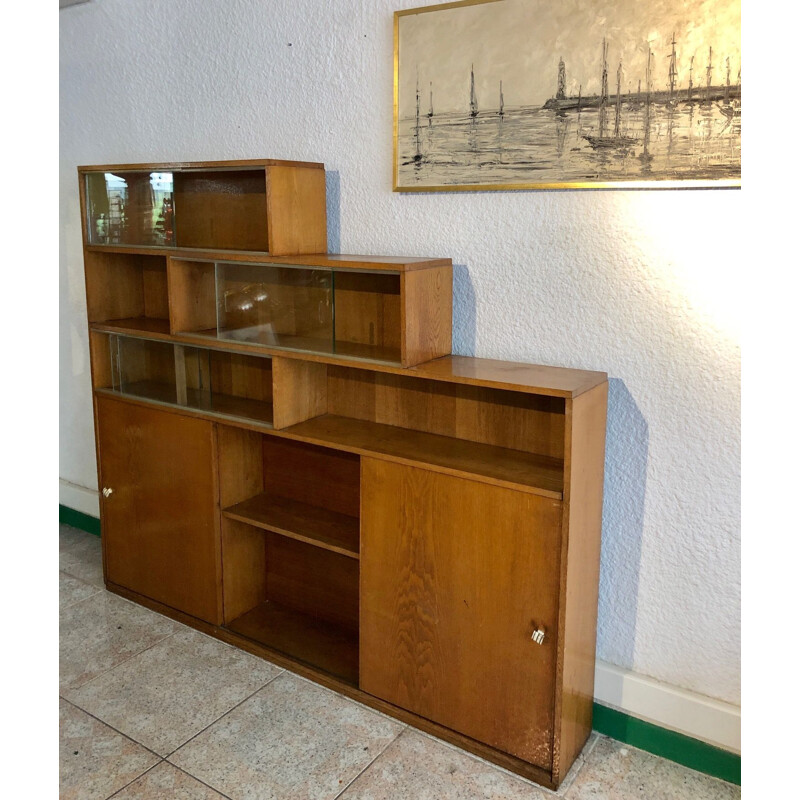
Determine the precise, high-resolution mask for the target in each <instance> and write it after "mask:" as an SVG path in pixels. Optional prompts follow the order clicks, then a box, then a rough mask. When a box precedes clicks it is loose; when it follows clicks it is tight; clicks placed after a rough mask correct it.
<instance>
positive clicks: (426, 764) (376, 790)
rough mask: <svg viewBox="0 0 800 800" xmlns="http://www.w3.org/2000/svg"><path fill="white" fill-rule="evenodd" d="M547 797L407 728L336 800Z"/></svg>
mask: <svg viewBox="0 0 800 800" xmlns="http://www.w3.org/2000/svg"><path fill="white" fill-rule="evenodd" d="M400 797H403V798H414V800H552V798H553V797H554V795H553V793H552V792H549V791H547V790H546V789H541V788H539V787H537V786H535V785H534V784H532V783H529V782H528V781H525V780H523V779H522V778H517V777H514V776H512V775H510V774H508V773H507V772H504V771H502V770H499V769H495V768H494V767H491V766H490V765H488V764H486V763H484V762H482V761H479V760H478V759H475V758H471V757H470V756H468V755H467V754H465V753H463V752H461V751H458V750H456V749H454V748H451V747H448V746H447V745H445V744H443V743H441V742H438V741H436V740H435V739H431V738H429V737H427V736H422V735H420V734H418V733H415V732H413V731H411V730H407V731H405V732H404V733H403V735H402V736H400V737H399V738H398V739H397V741H395V742H394V743H393V744H392V745H391V746H390V747H388V748H387V749H386V751H385V752H384V753H382V754H381V755H380V756H379V757H378V758H376V759H375V761H374V762H373V763H372V764H371V765H370V767H369V768H368V769H366V770H365V771H364V772H363V773H362V774H361V775H360V776H359V777H358V778H357V779H356V780H355V781H354V782H353V784H352V786H350V787H349V788H348V789H347V791H345V792H344V794H342V796H341V800H396V798H400Z"/></svg>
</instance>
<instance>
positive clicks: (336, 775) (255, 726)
mask: <svg viewBox="0 0 800 800" xmlns="http://www.w3.org/2000/svg"><path fill="white" fill-rule="evenodd" d="M402 730H403V726H402V725H400V724H399V723H397V722H395V721H394V720H390V719H388V718H387V717H384V716H383V715H381V714H377V713H375V712H373V711H370V710H367V709H365V708H363V707H361V706H359V705H357V704H356V703H353V702H351V701H350V700H348V699H347V698H344V697H342V696H341V695H337V694H335V693H333V692H330V691H328V690H326V689H323V688H321V687H320V686H316V685H315V684H313V683H310V682H308V681H305V680H302V679H300V678H297V677H295V676H294V675H290V674H289V673H284V674H283V675H281V676H280V677H278V678H276V679H275V680H274V681H272V683H270V684H269V685H268V686H266V687H264V688H263V689H262V690H261V691H260V692H258V694H256V695H254V696H253V697H251V698H250V699H249V700H248V701H247V702H246V703H242V705H240V706H239V707H238V708H236V709H234V710H233V711H232V712H231V713H230V714H228V715H226V716H225V717H223V718H222V719H221V720H220V721H219V722H217V723H215V724H214V725H212V726H211V727H210V728H208V729H207V730H205V731H203V733H201V734H200V735H199V736H197V737H196V738H194V739H192V741H191V742H189V743H188V744H187V745H185V746H184V747H183V748H181V749H180V750H179V751H178V752H177V753H174V754H173V755H172V756H170V761H172V762H174V763H176V764H177V765H178V766H180V767H181V768H182V769H185V770H186V771H187V772H189V773H191V774H192V775H195V776H197V777H198V778H200V779H201V780H202V781H203V782H204V783H207V784H209V785H210V786H213V787H214V788H215V789H218V790H219V791H221V792H224V793H225V794H226V795H228V796H229V797H231V798H233V800H277V799H278V798H280V800H328V799H329V798H334V797H336V796H337V795H338V794H339V793H340V792H341V790H342V789H343V788H344V787H345V786H347V784H348V783H349V782H350V781H352V780H353V778H355V776H356V775H358V773H359V772H360V771H361V770H362V769H364V767H366V766H367V765H368V764H369V763H370V761H372V759H374V758H375V757H376V756H377V755H378V754H379V753H380V752H381V751H382V750H383V749H384V748H385V747H386V746H387V745H388V744H389V743H390V742H391V741H392V740H393V739H394V738H395V737H396V736H397V735H398V734H399V733H400V732H401V731H402Z"/></svg>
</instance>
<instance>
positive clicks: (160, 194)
mask: <svg viewBox="0 0 800 800" xmlns="http://www.w3.org/2000/svg"><path fill="white" fill-rule="evenodd" d="M86 201H87V207H86V215H87V225H88V226H89V231H88V233H89V242H90V244H131V245H140V246H141V245H145V246H153V247H156V246H162V247H163V246H173V245H174V244H175V225H174V221H175V220H174V218H175V214H174V199H173V184H172V173H171V172H90V173H88V174H87V175H86Z"/></svg>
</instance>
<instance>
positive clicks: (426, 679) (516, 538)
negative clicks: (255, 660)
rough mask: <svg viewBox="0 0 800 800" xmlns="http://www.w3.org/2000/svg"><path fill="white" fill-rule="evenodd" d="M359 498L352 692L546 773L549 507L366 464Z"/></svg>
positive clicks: (552, 512) (557, 507)
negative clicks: (356, 665) (356, 683)
mask: <svg viewBox="0 0 800 800" xmlns="http://www.w3.org/2000/svg"><path fill="white" fill-rule="evenodd" d="M361 491H362V529H361V537H362V539H361V637H360V654H361V656H360V687H361V688H362V689H363V690H364V691H367V692H369V693H371V694H373V695H375V696H377V697H380V698H382V699H384V700H387V701H388V702H390V703H393V704H395V705H399V706H402V707H404V708H408V709H409V710H411V711H413V712H415V713H417V714H420V715H421V716H423V717H426V718H428V719H431V720H433V721H435V722H438V723H440V724H442V725H446V726H447V727H450V728H453V729H454V730H457V731H459V732H460V733H463V734H465V735H467V736H471V737H473V738H476V739H479V740H481V741H483V742H486V743H487V744H489V745H491V746H493V747H497V748H499V749H500V750H503V751H505V752H508V753H511V754H513V755H516V756H519V757H520V758H525V759H527V760H529V761H530V762H531V763H533V764H537V765H538V766H540V767H542V768H545V769H548V768H549V767H550V765H551V751H552V737H553V728H554V708H553V698H554V688H555V687H554V676H555V663H556V653H557V644H558V642H557V619H558V608H557V602H558V576H559V556H560V523H561V503H560V502H558V501H553V500H548V499H545V498H540V497H536V496H533V495H528V494H523V493H521V492H514V491H510V490H507V489H499V488H496V487H490V486H486V485H484V484H479V483H475V482H472V481H466V480H463V479H459V478H453V477H450V476H445V475H440V474H438V473H433V472H428V471H427V470H421V469H415V468H410V467H404V466H401V465H398V464H392V463H388V462H384V461H378V460H374V459H368V458H365V459H363V463H362V490H361ZM539 626H541V627H543V628H544V630H545V631H546V635H545V641H544V644H542V645H537V644H535V643H534V642H533V641H531V634H532V633H533V631H534V630H535V629H536V627H539Z"/></svg>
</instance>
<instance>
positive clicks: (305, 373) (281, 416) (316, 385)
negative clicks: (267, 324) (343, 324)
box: [272, 357, 328, 429]
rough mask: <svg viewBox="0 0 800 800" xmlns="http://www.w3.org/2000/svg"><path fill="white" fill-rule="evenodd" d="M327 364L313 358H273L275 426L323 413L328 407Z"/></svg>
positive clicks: (273, 422) (273, 412)
mask: <svg viewBox="0 0 800 800" xmlns="http://www.w3.org/2000/svg"><path fill="white" fill-rule="evenodd" d="M327 378H328V368H327V366H326V365H325V364H317V363H315V362H313V361H295V360H292V359H288V358H280V357H275V358H273V359H272V382H273V411H272V414H273V416H272V424H273V425H274V426H275V428H276V429H281V428H288V427H289V426H290V425H295V424H296V423H298V422H303V421H304V420H307V419H310V418H311V417H317V416H319V415H320V414H324V413H325V412H326V411H327V407H328V383H327Z"/></svg>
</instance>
